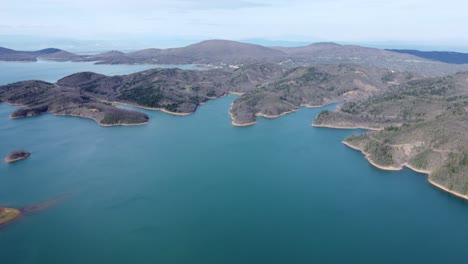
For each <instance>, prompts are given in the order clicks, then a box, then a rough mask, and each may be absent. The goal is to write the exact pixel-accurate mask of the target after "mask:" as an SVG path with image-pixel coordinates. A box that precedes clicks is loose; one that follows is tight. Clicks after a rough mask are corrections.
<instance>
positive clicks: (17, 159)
mask: <svg viewBox="0 0 468 264" xmlns="http://www.w3.org/2000/svg"><path fill="white" fill-rule="evenodd" d="M29 156H31V154H28V155H27V156H25V157H20V158H16V159H10V158H8V157H5V158H4V159H3V161H4V162H5V163H13V162H17V161H20V160H24V159H27V158H29Z"/></svg>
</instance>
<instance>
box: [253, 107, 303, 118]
mask: <svg viewBox="0 0 468 264" xmlns="http://www.w3.org/2000/svg"><path fill="white" fill-rule="evenodd" d="M297 111H299V109H295V110H291V111H287V112H284V113H281V114H279V115H267V114H263V113H257V114H255V116H259V117H264V118H269V119H273V118H278V117H281V116H284V115H287V114H291V113H295V112H297Z"/></svg>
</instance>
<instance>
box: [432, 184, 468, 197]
mask: <svg viewBox="0 0 468 264" xmlns="http://www.w3.org/2000/svg"><path fill="white" fill-rule="evenodd" d="M428 181H429V183H430V184H432V186H435V187H437V188H439V189H441V190H443V191H446V192H448V193H450V194H452V195H455V196H456V197H458V198H462V199H464V200H468V196H467V195H463V194H461V193H457V192H455V191H452V190H449V189H448V188H447V187H445V186H442V185H440V184H438V183H436V182H435V181H433V180H431V179H428Z"/></svg>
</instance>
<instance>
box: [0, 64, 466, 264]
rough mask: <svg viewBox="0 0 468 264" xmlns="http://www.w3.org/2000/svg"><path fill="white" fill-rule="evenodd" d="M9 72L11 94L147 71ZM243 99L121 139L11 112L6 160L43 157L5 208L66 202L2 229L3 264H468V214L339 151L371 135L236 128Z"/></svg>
mask: <svg viewBox="0 0 468 264" xmlns="http://www.w3.org/2000/svg"><path fill="white" fill-rule="evenodd" d="M8 65H10V64H6V63H2V64H0V74H1V75H0V76H1V79H0V81H1V82H11V81H14V80H21V79H24V78H25V77H28V78H30V76H34V78H35V79H45V80H48V81H54V80H56V79H58V78H60V77H63V76H64V75H66V74H68V73H71V72H69V71H70V70H71V71H72V72H73V71H81V70H99V71H100V72H101V73H108V74H122V73H125V72H133V71H136V70H141V68H139V67H135V66H99V67H101V68H95V67H98V66H95V65H91V64H80V63H65V64H58V65H62V67H59V68H58V69H57V68H55V67H56V66H57V65H56V63H52V65H51V64H49V63H45V62H42V64H34V63H29V64H21V65H23V66H22V67H18V68H15V67H9V66H8ZM12 65H13V64H12ZM15 65H16V64H15ZM28 69H30V70H34V72H29V71H28ZM41 76H44V77H43V78H41ZM235 98H236V97H235V96H233V95H232V96H227V97H223V98H221V99H218V100H213V101H210V102H209V103H207V104H205V105H203V106H201V107H200V108H199V109H198V110H197V112H196V113H195V114H193V115H190V116H183V117H181V116H172V115H168V114H165V113H161V112H153V111H144V112H145V113H147V114H148V115H149V116H150V123H149V124H148V125H146V126H138V127H110V128H109V127H100V126H98V125H97V124H96V123H95V122H94V121H92V120H87V119H83V118H76V117H57V116H54V115H50V114H47V115H42V116H39V117H32V118H25V119H19V120H10V119H9V118H8V116H9V114H10V113H11V112H12V111H13V110H14V109H15V108H14V107H13V106H9V105H6V104H0V155H2V156H3V155H6V154H7V153H8V152H9V151H10V150H12V149H16V148H25V149H26V150H29V151H31V152H32V156H31V157H30V158H28V159H26V160H24V161H21V162H18V163H15V164H5V163H1V164H0V205H3V206H13V207H21V206H28V205H31V204H34V203H37V202H40V201H43V200H47V199H49V198H53V197H55V196H57V195H62V194H67V195H68V198H67V199H65V200H63V201H62V202H60V203H59V204H57V205H55V206H54V207H51V208H49V209H47V210H45V211H42V212H39V213H36V214H33V215H30V216H28V217H24V218H22V219H20V220H19V221H17V222H15V223H13V224H11V225H8V226H6V227H5V228H3V229H0V263H8V264H14V263H28V264H30V263H69V264H71V263H162V264H166V263H167V264H170V263H189V264H191V263H194V264H198V263H200V264H211V263H213V264H215V263H216V264H220V263H229V264H230V263H233V264H234V263H236V264H238V263H261V264H264V263H265V264H267V263H465V262H466V261H467V260H468V250H466V247H467V245H468V203H467V202H465V201H463V200H461V199H458V198H456V197H453V196H451V195H450V194H447V193H445V192H443V191H440V190H438V189H436V188H434V187H432V186H431V185H429V184H428V183H427V178H426V176H425V175H422V174H417V173H414V172H412V171H410V170H403V171H401V172H385V171H380V170H378V169H376V168H374V167H372V166H371V165H370V164H369V163H368V162H367V161H366V160H365V159H364V157H363V156H362V154H361V153H359V152H357V151H354V150H352V149H350V148H347V147H346V146H344V145H343V144H341V143H340V142H341V141H342V140H343V139H344V138H345V137H346V136H348V135H351V134H353V133H361V132H363V131H362V130H334V129H323V128H322V129H320V128H314V127H311V123H312V121H313V120H314V118H315V116H316V115H317V114H318V113H319V112H320V111H321V110H322V109H305V108H304V109H302V110H301V111H299V112H297V113H293V114H289V115H286V116H283V117H281V118H277V119H271V120H270V119H263V118H260V119H259V121H258V123H257V124H256V125H254V126H250V127H233V126H232V125H231V120H230V118H229V114H228V110H229V106H230V104H231V102H232V101H233V100H234V99H235ZM327 108H328V109H331V108H332V107H331V106H330V107H327Z"/></svg>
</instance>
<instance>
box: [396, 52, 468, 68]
mask: <svg viewBox="0 0 468 264" xmlns="http://www.w3.org/2000/svg"><path fill="white" fill-rule="evenodd" d="M388 51H392V52H398V53H405V54H411V55H414V56H418V57H421V58H425V59H429V60H434V61H441V62H446V63H452V64H465V63H468V53H461V52H453V51H419V50H406V49H403V50H398V49H388Z"/></svg>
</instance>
